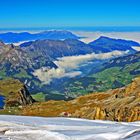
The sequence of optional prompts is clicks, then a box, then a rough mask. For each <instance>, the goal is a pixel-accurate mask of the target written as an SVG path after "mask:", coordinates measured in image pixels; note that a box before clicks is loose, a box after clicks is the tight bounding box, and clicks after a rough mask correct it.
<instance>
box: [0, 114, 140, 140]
mask: <svg viewBox="0 0 140 140" xmlns="http://www.w3.org/2000/svg"><path fill="white" fill-rule="evenodd" d="M0 140H140V121H137V122H130V123H126V122H112V121H103V120H87V119H79V118H63V117H50V118H48V117H29V116H14V115H0Z"/></svg>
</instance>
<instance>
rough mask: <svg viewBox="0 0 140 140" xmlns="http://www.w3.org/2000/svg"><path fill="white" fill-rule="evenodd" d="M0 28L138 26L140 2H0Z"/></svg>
mask: <svg viewBox="0 0 140 140" xmlns="http://www.w3.org/2000/svg"><path fill="white" fill-rule="evenodd" d="M0 13H1V14H0V28H4V27H6V28H11V27H12V28H17V27H52V26H53V27H54V26H56V27H60V26H140V0H1V2H0Z"/></svg>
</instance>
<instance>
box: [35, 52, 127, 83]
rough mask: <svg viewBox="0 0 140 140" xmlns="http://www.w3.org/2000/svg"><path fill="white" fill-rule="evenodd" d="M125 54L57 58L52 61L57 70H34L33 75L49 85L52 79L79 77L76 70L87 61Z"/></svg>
mask: <svg viewBox="0 0 140 140" xmlns="http://www.w3.org/2000/svg"><path fill="white" fill-rule="evenodd" d="M127 53H128V51H113V52H108V53H100V54H95V53H92V54H86V55H78V56H66V57H62V58H58V60H57V61H54V63H55V64H56V65H57V66H58V68H57V69H55V68H52V69H50V70H48V69H47V68H45V67H43V68H41V69H38V70H36V71H35V72H34V73H33V74H34V75H35V76H37V77H38V78H39V79H40V80H41V81H42V82H44V83H45V84H49V83H50V82H51V81H52V80H53V79H54V78H62V77H70V78H71V77H75V76H78V75H81V74H82V72H81V71H79V70H78V68H79V67H80V66H82V65H84V64H87V63H88V62H89V61H92V60H104V59H109V58H112V57H117V56H122V55H124V54H127Z"/></svg>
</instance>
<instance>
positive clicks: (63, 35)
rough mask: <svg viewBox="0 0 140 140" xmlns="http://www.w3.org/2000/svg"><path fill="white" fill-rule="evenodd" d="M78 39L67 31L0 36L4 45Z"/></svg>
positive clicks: (11, 33)
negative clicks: (33, 41)
mask: <svg viewBox="0 0 140 140" xmlns="http://www.w3.org/2000/svg"><path fill="white" fill-rule="evenodd" d="M68 38H70V39H79V38H80V37H78V36H76V35H74V34H73V33H71V32H69V31H61V30H60V31H58V30H52V31H51V30H50V31H44V32H40V33H28V32H21V33H14V32H7V33H1V34H0V40H3V41H4V42H5V43H17V42H21V41H30V40H39V39H53V40H58V39H68Z"/></svg>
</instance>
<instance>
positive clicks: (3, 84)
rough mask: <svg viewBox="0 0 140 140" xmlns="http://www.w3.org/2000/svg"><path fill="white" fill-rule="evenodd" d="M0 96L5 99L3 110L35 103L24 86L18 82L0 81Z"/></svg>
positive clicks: (10, 80) (11, 80) (12, 80)
mask: <svg viewBox="0 0 140 140" xmlns="http://www.w3.org/2000/svg"><path fill="white" fill-rule="evenodd" d="M0 95H2V96H4V97H5V101H4V102H5V105H4V106H5V108H7V107H19V106H26V105H29V104H32V103H34V102H35V100H34V99H33V98H32V97H31V95H30V93H29V91H28V90H27V88H26V86H25V85H24V84H23V83H21V82H20V81H19V80H14V79H7V80H0Z"/></svg>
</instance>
